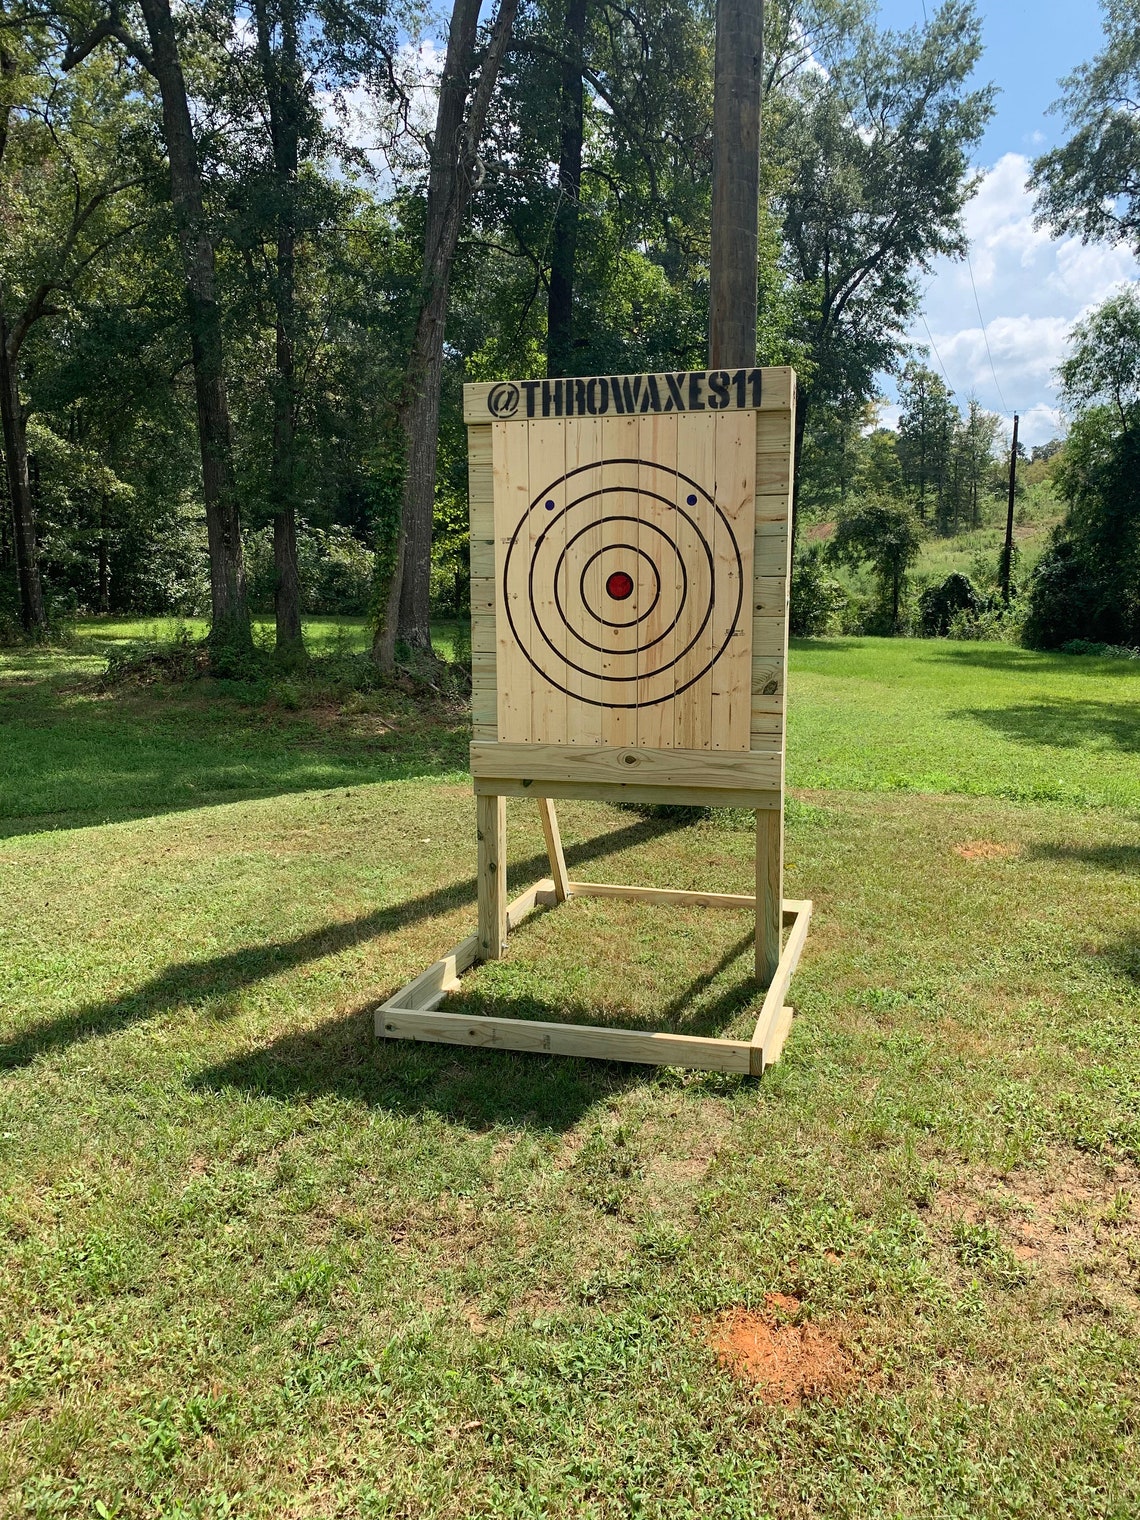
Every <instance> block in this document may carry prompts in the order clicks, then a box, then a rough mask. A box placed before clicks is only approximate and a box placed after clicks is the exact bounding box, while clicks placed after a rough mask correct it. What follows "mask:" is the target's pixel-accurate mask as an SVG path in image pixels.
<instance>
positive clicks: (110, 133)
mask: <svg viewBox="0 0 1140 1520" xmlns="http://www.w3.org/2000/svg"><path fill="white" fill-rule="evenodd" d="M0 37H3V38H5V39H8V38H9V37H10V33H9V32H8V31H7V30H5V31H4V32H2V33H0ZM51 61H52V49H51V43H50V39H49V38H48V37H47V36H46V35H44V34H41V35H39V36H35V35H31V36H28V37H26V39H25V45H24V46H23V47H22V48H21V49H20V50H17V47H16V45H14V44H13V43H12V42H10V41H9V40H4V41H0V82H2V88H3V94H2V96H0V184H3V188H4V192H5V193H4V203H5V240H4V244H3V248H2V250H0V414H2V419H3V438H4V460H5V471H6V477H7V485H8V497H9V500H10V502H11V507H12V522H13V538H14V542H15V551H16V567H17V574H18V580H19V590H20V616H21V621H22V623H23V626H24V629H25V631H26V632H27V633H29V634H33V635H39V634H42V633H43V632H44V631H45V630H46V628H47V606H46V602H45V598H44V591H43V584H42V578H41V574H40V553H39V545H38V543H37V534H36V522H35V512H34V505H33V500H32V483H31V479H30V474H29V466H28V446H27V426H28V419H29V416H30V412H31V408H30V404H29V403H28V401H27V399H26V396H25V395H24V394H22V386H21V368H22V361H23V356H24V353H25V349H26V345H27V344H28V340H29V338H30V337H31V335H32V334H33V332H34V330H35V329H36V328H37V326H38V325H39V324H42V323H45V322H47V321H49V320H51V319H53V318H57V317H60V316H61V315H62V314H63V313H64V312H65V310H66V308H67V306H68V304H69V303H70V302H72V301H74V300H75V299H76V298H77V296H78V295H79V294H80V292H81V290H82V287H83V285H84V283H85V282H87V283H89V282H90V279H91V276H92V271H93V268H94V267H95V266H96V265H97V263H98V261H99V260H100V258H101V257H102V256H103V255H105V254H106V252H107V251H108V250H109V249H110V248H111V247H112V246H113V245H114V244H115V243H116V242H117V241H118V240H119V239H120V238H122V237H123V236H125V235H126V234H127V232H129V230H130V229H131V214H132V213H131V208H129V207H127V208H125V207H124V206H123V200H124V195H125V192H127V191H129V190H132V189H133V188H135V187H136V186H137V185H138V184H139V180H140V176H139V172H138V170H139V165H138V162H137V160H135V159H134V158H133V156H132V150H133V148H134V147H135V146H136V144H135V142H134V140H133V139H134V134H135V130H136V129H137V126H138V122H137V114H138V112H137V107H136V106H135V105H134V104H133V103H132V102H130V101H129V100H128V98H127V97H128V91H127V90H126V89H125V88H124V84H123V81H121V80H118V79H116V78H115V77H114V74H113V72H112V71H110V70H108V69H107V68H106V67H102V66H99V65H98V64H91V65H89V66H88V67H87V68H85V69H84V70H82V71H80V72H79V73H78V74H77V75H76V76H74V77H73V78H72V79H70V80H69V81H67V82H66V84H63V83H60V82H59V81H57V80H56V79H54V78H53V77H52V71H51V67H50V64H51ZM134 209H135V210H136V211H137V207H136V208H134Z"/></svg>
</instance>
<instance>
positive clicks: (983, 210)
mask: <svg viewBox="0 0 1140 1520" xmlns="http://www.w3.org/2000/svg"><path fill="white" fill-rule="evenodd" d="M1029 169H1030V165H1029V160H1028V159H1027V158H1026V157H1025V156H1024V155H1023V154H1020V153H1006V154H1004V155H1003V156H1002V157H1001V158H1000V159H999V160H998V161H997V163H996V164H994V165H993V167H992V168H990V169H987V170H985V171H984V172H983V178H982V182H981V185H980V186H979V189H978V193H977V195H976V196H975V197H974V199H973V200H972V201H971V202H970V203H969V205H968V206H967V208H966V213H965V223H966V230H967V233H968V235H969V239H970V261H969V264H967V263H966V262H965V261H963V262H962V263H952V262H951V261H950V260H948V259H947V260H940V261H939V263H938V265H937V267H936V268H935V271H934V275H933V277H932V278H931V281H930V284H929V286H928V289H927V293H926V298H925V300H924V303H923V307H924V315H925V319H926V320H925V325H924V323H923V322H922V321H919V322H918V323H917V324H916V326H915V328H914V329H913V330H912V332H911V338H912V340H913V341H914V343H915V344H916V345H919V346H922V347H926V346H927V345H928V337H927V330H928V329H929V334H930V337H931V338H933V341H934V346H935V348H936V349H937V351H938V356H937V358H935V356H934V355H933V354H932V355H931V358H930V362H931V364H932V365H933V366H934V367H935V368H938V367H939V361H941V365H942V367H943V368H944V370H945V374H946V377H947V379H948V381H949V384H950V385H951V387H952V388H953V389H954V391H955V393H956V395H957V397H958V399H959V401H962V402H964V401H965V399H966V397H967V396H968V395H970V394H971V393H973V394H976V395H977V397H978V399H979V401H980V402H981V403H982V405H983V406H985V407H987V408H989V409H991V410H993V411H995V412H998V413H1000V414H1001V415H1002V416H1003V417H1004V418H1005V419H1006V421H1007V423H1008V424H1012V414H1013V412H1014V411H1015V410H1016V411H1018V412H1019V413H1020V414H1021V425H1020V436H1021V438H1022V439H1023V440H1024V441H1025V443H1026V444H1027V446H1031V445H1032V444H1034V443H1042V442H1044V441H1045V439H1046V438H1049V437H1051V436H1052V435H1053V434H1055V433H1056V431H1057V430H1058V427H1059V426H1060V425H1061V424H1060V416H1059V412H1058V397H1057V385H1056V379H1055V371H1056V368H1057V365H1058V364H1059V363H1060V361H1061V359H1062V358H1063V357H1064V354H1065V350H1066V344H1067V338H1068V334H1069V331H1070V329H1071V328H1072V326H1073V324H1074V322H1076V321H1078V320H1079V319H1080V318H1081V317H1082V316H1083V315H1084V314H1085V313H1086V312H1087V311H1089V310H1090V308H1092V307H1093V306H1096V305H1098V304H1099V303H1100V302H1101V301H1103V300H1104V299H1105V297H1106V296H1108V295H1110V294H1111V293H1112V291H1113V290H1114V289H1116V288H1117V287H1118V286H1120V285H1121V284H1122V283H1123V282H1124V281H1127V280H1135V279H1137V278H1140V265H1138V264H1137V262H1136V260H1135V259H1134V258H1133V257H1132V256H1131V254H1130V253H1128V252H1127V251H1126V250H1125V249H1123V248H1111V247H1108V246H1106V245H1104V244H1094V245H1092V246H1089V247H1086V246H1085V245H1083V244H1082V243H1081V242H1080V240H1079V239H1077V238H1072V237H1069V238H1063V239H1060V240H1055V239H1053V238H1051V237H1050V235H1049V233H1048V231H1047V230H1046V229H1044V228H1040V227H1035V226H1034V225H1033V196H1032V195H1031V194H1030V192H1029V191H1028V190H1027V188H1026V180H1027V179H1028V177H1029ZM971 269H972V270H973V277H974V279H973V285H971V282H970V272H971ZM975 289H976V292H977V298H976V300H975ZM979 304H980V306H981V314H982V320H979V316H978V306H979ZM983 321H984V324H985V325H984V330H983V325H982V322H983ZM987 340H988V343H989V351H988V352H987V349H986V343H987ZM991 358H992V361H993V366H992V369H991V362H990V361H991ZM995 373H996V376H997V379H996V382H995V378H994V376H995Z"/></svg>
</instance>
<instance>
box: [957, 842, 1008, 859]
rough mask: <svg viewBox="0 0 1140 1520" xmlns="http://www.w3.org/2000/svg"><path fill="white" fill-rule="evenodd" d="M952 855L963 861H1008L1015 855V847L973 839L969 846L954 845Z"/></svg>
mask: <svg viewBox="0 0 1140 1520" xmlns="http://www.w3.org/2000/svg"><path fill="white" fill-rule="evenodd" d="M954 853H955V855H960V856H961V857H962V859H963V860H1008V859H1009V857H1010V856H1011V855H1016V854H1017V846H1016V845H1015V844H996V843H995V842H994V840H992V839H973V840H971V841H970V843H969V844H956V845H955V846H954Z"/></svg>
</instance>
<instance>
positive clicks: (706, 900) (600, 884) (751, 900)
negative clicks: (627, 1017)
mask: <svg viewBox="0 0 1140 1520" xmlns="http://www.w3.org/2000/svg"><path fill="white" fill-rule="evenodd" d="M566 890H567V892H568V894H569V895H570V896H571V897H625V898H629V899H630V900H631V901H633V902H648V903H655V904H656V905H657V906H658V907H662V908H688V907H694V908H747V909H749V910H750V911H751V912H755V911H756V898H755V896H754V895H753V894H752V893H751V892H690V891H684V890H682V889H679V888H676V887H627V886H623V885H621V884H620V883H617V882H609V881H570V882H567V883H566ZM803 906H804V905H803V903H802V902H798V901H794V900H789V899H788V898H785V899H784V902H783V920H784V928H785V929H789V928H791V926H792V925H793V924H794V923H795V922H796V919H797V918H798V917H799V915H800V913H801V911H802V910H803Z"/></svg>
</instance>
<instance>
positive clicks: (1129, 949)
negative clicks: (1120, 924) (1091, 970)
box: [1097, 934, 1140, 987]
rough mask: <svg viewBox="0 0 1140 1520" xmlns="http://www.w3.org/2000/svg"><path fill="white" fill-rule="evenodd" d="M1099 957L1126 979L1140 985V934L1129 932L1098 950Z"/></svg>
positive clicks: (1137, 985)
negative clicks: (1122, 937)
mask: <svg viewBox="0 0 1140 1520" xmlns="http://www.w3.org/2000/svg"><path fill="white" fill-rule="evenodd" d="M1097 959H1098V960H1100V961H1104V962H1105V963H1106V964H1107V965H1109V966H1111V967H1112V969H1113V971H1114V972H1115V973H1116V974H1117V976H1119V977H1120V978H1121V979H1122V980H1124V981H1129V982H1131V983H1132V984H1133V985H1134V986H1136V987H1140V934H1129V935H1126V936H1125V937H1124V939H1119V940H1117V941H1116V943H1115V944H1112V945H1106V946H1105V948H1104V949H1103V950H1098V951H1097Z"/></svg>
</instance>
